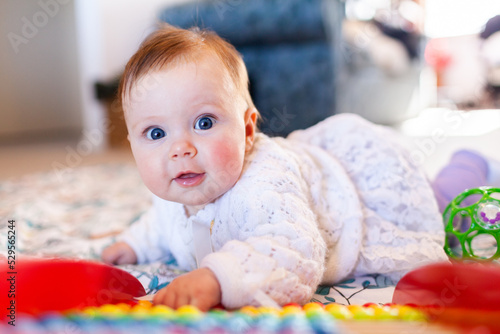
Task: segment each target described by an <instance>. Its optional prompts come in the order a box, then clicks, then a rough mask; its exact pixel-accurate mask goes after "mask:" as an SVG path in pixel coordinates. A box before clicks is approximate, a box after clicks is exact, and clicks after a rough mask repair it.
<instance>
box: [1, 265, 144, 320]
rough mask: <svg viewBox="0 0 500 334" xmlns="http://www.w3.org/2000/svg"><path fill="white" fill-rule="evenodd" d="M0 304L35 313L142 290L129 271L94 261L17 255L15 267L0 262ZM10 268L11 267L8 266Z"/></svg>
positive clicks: (120, 298)
mask: <svg viewBox="0 0 500 334" xmlns="http://www.w3.org/2000/svg"><path fill="white" fill-rule="evenodd" d="M0 264H1V265H2V270H1V272H2V273H4V275H2V276H3V277H1V279H0V294H1V297H0V301H1V302H0V308H1V309H2V312H1V313H0V314H2V318H5V316H4V315H3V314H4V311H5V310H7V316H8V315H9V312H11V313H15V314H21V313H27V314H32V315H36V314H39V313H43V312H49V311H65V310H69V309H75V308H83V307H88V306H100V305H104V304H110V303H119V302H128V303H133V298H134V297H139V296H143V295H145V294H146V291H145V290H144V288H143V286H142V284H141V283H140V282H139V281H138V280H137V279H136V278H135V277H134V276H132V275H130V274H129V273H127V272H126V271H124V270H121V269H119V268H116V267H112V266H108V265H105V264H102V263H98V262H91V261H85V260H74V259H33V258H22V257H21V258H20V259H18V260H17V262H16V265H15V268H10V267H8V266H7V262H6V261H2V262H0ZM12 269H13V270H12Z"/></svg>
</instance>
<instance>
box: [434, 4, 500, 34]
mask: <svg viewBox="0 0 500 334" xmlns="http://www.w3.org/2000/svg"><path fill="white" fill-rule="evenodd" d="M425 7H426V8H425V11H426V20H425V33H426V35H427V36H429V37H431V38H440V37H452V36H462V35H472V34H477V33H479V32H481V31H482V29H483V28H484V25H485V24H486V22H487V21H488V19H490V18H491V17H493V16H495V15H497V14H500V1H499V0H429V1H426V2H425Z"/></svg>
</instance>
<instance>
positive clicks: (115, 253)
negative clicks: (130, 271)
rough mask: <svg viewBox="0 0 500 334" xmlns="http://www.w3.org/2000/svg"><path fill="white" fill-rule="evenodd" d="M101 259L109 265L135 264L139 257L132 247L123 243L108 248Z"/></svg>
mask: <svg viewBox="0 0 500 334" xmlns="http://www.w3.org/2000/svg"><path fill="white" fill-rule="evenodd" d="M101 259H102V260H103V261H104V262H106V263H109V264H135V263H137V255H136V254H135V252H134V250H133V249H132V247H130V245H129V244H127V243H126V242H123V241H119V242H117V243H114V244H112V245H111V246H109V247H106V248H105V249H104V250H103V251H102V254H101Z"/></svg>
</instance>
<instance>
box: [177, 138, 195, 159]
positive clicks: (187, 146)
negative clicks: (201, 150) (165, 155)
mask: <svg viewBox="0 0 500 334" xmlns="http://www.w3.org/2000/svg"><path fill="white" fill-rule="evenodd" d="M196 153H198V152H197V151H196V148H195V147H194V145H193V144H191V143H190V142H189V141H187V140H181V141H177V142H175V143H174V144H173V145H172V147H171V148H170V159H172V160H177V159H179V158H193V157H194V156H195V155H196Z"/></svg>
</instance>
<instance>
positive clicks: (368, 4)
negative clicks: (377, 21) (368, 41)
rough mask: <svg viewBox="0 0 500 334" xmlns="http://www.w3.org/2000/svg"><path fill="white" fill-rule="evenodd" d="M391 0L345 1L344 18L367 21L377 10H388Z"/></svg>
mask: <svg viewBox="0 0 500 334" xmlns="http://www.w3.org/2000/svg"><path fill="white" fill-rule="evenodd" d="M390 6H391V0H347V1H346V17H347V18H348V19H351V20H361V21H369V20H371V19H373V18H374V17H375V15H376V14H377V11H378V10H381V9H389V8H390Z"/></svg>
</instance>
